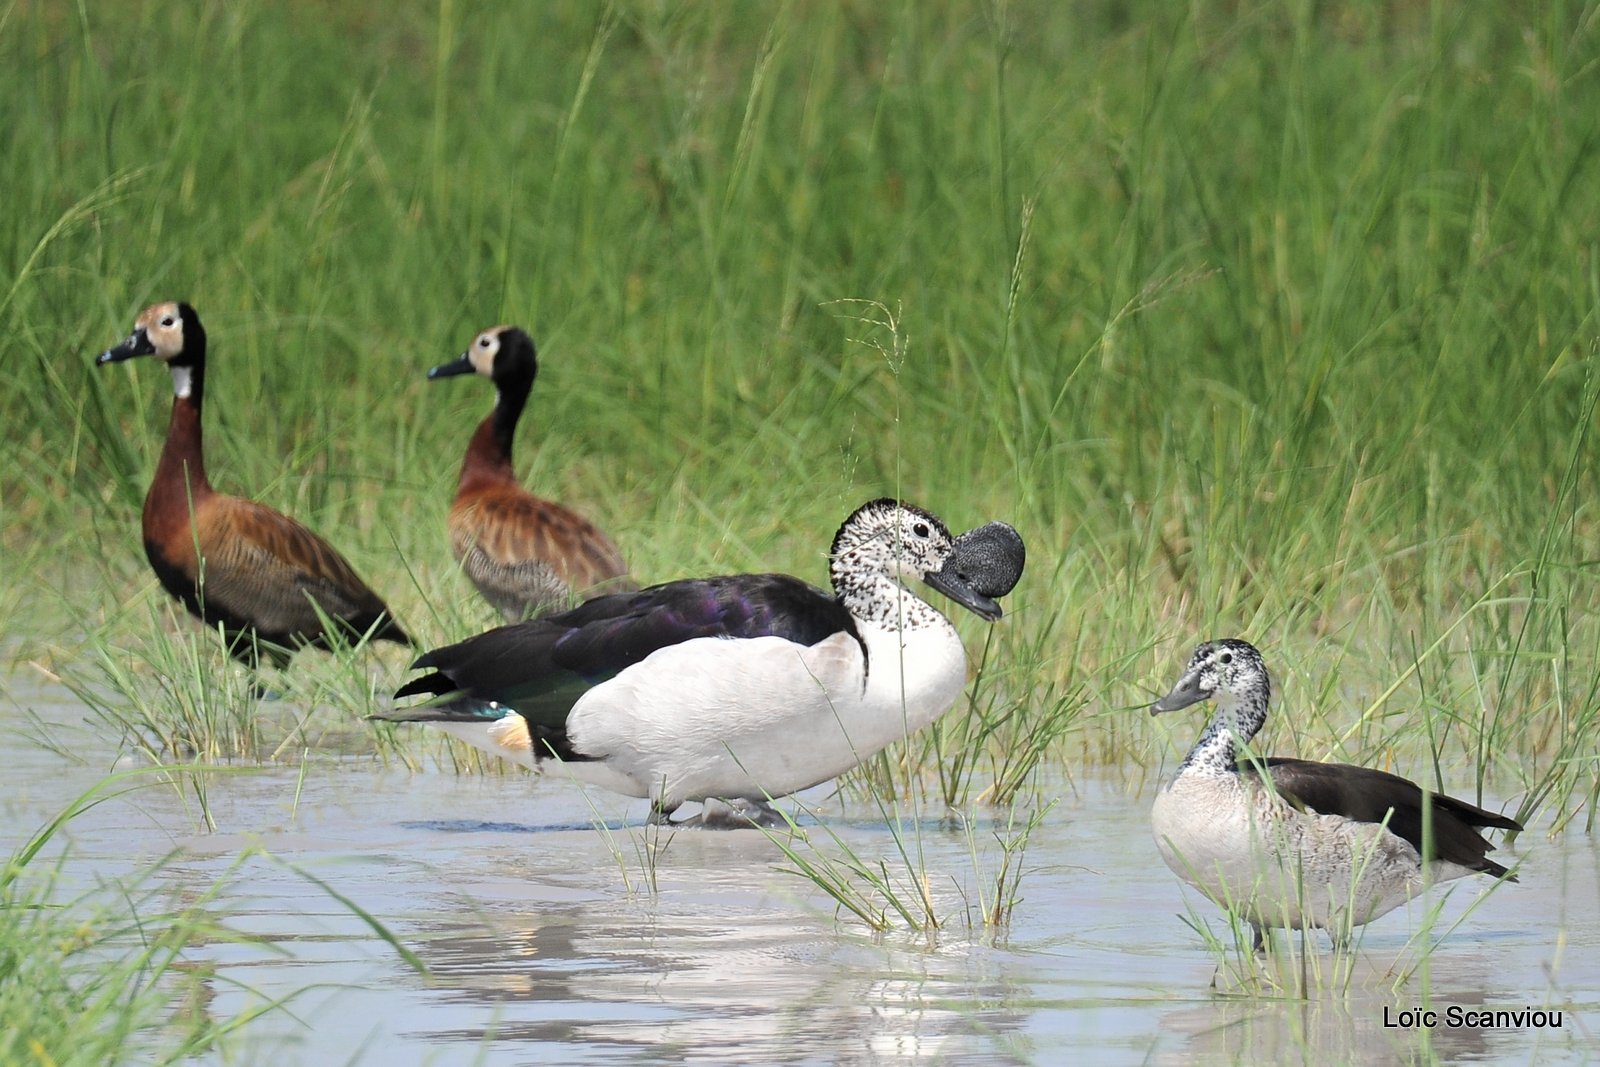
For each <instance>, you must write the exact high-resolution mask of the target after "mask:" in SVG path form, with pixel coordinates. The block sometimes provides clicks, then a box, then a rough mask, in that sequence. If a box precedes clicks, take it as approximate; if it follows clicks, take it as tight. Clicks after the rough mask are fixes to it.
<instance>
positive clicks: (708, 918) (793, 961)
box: [415, 834, 1025, 1062]
mask: <svg viewBox="0 0 1600 1067" xmlns="http://www.w3.org/2000/svg"><path fill="white" fill-rule="evenodd" d="M689 836H690V835H678V836H677V837H675V838H674V839H673V841H672V842H671V843H670V844H669V845H668V847H667V849H666V854H665V856H664V857H663V858H662V859H661V860H660V861H659V862H661V863H662V864H663V865H671V866H670V867H669V869H667V870H661V871H658V878H659V883H658V889H657V892H656V893H654V894H636V895H635V896H633V897H631V898H626V897H624V898H622V899H621V900H612V901H608V902H604V903H601V904H591V905H584V906H566V907H563V906H557V905H552V904H550V903H549V902H537V901H527V900H504V899H502V900H499V901H494V902H491V903H488V904H484V905H481V906H480V909H479V911H478V913H477V915H476V916H475V918H474V919H472V920H469V921H443V922H437V923H431V924H427V925H426V926H425V927H424V928H423V929H421V930H419V931H418V934H419V941H420V951H421V952H422V955H423V957H424V959H425V960H426V961H427V963H428V966H429V968H430V969H431V970H432V971H433V972H434V980H435V984H436V988H438V989H439V991H440V994H441V995H442V996H444V997H446V998H449V999H451V1000H452V1001H455V1002H457V1003H464V1004H473V1005H489V1006H492V1008H493V1010H492V1011H491V1012H489V1013H487V1014H486V1018H485V1021H484V1022H483V1023H482V1024H481V1025H473V1026H468V1027H460V1028H456V1029H453V1030H438V1031H428V1032H426V1033H424V1032H422V1031H418V1032H416V1034H415V1036H418V1037H423V1036H426V1038H427V1039H428V1040H430V1041H437V1042H444V1043H447V1044H451V1043H456V1042H471V1043H480V1042H490V1043H491V1044H492V1046H493V1047H495V1048H497V1049H502V1048H506V1047H507V1046H518V1045H527V1046H529V1047H530V1048H543V1049H545V1050H546V1052H547V1053H549V1054H551V1055H553V1056H554V1057H555V1058H557V1059H560V1058H564V1056H565V1055H567V1054H568V1053H572V1054H576V1053H578V1051H579V1050H581V1049H590V1050H594V1049H601V1048H611V1049H617V1050H621V1049H634V1050H652V1051H653V1052H654V1053H655V1054H657V1055H662V1054H666V1053H671V1054H672V1055H673V1056H674V1057H678V1058H683V1059H686V1060H690V1061H693V1060H697V1059H711V1060H715V1061H717V1062H730V1061H732V1062H739V1061H743V1062H773V1061H777V1060H783V1059H786V1058H789V1057H792V1056H794V1055H795V1054H796V1052H797V1051H799V1050H807V1049H809V1050H814V1051H815V1052H816V1053H820V1055H821V1058H824V1059H835V1058H841V1057H842V1058H845V1059H851V1058H866V1059H873V1060H877V1059H884V1058H899V1057H921V1056H947V1055H954V1054H958V1053H962V1052H966V1053H974V1052H976V1051H978V1048H979V1047H980V1046H979V1044H978V1038H979V1035H983V1040H984V1041H986V1042H990V1041H993V1040H995V1039H996V1038H999V1037H1003V1036H1004V1035H1006V1034H1008V1033H1016V1032H1020V1031H1021V1030H1022V1029H1023V1027H1024V1021H1025V1015H1024V1013H1023V1012H1022V1011H1020V1010H1018V1009H1017V1008H1013V1007H1009V1006H1008V1005H1012V1004H1018V1003H1020V1002H1021V1000H1022V998H1021V996H1020V994H1021V991H1020V990H1019V989H1018V988H1017V987H1016V986H1015V985H1014V984H1013V983H1011V982H1008V981H1006V980H1004V979H1003V978H1001V977H1000V976H999V975H998V974H997V973H991V971H990V968H988V967H987V966H985V965H984V962H983V960H982V958H981V957H982V956H983V955H984V953H985V952H986V950H985V949H984V948H983V947H982V946H981V945H977V946H975V945H974V944H973V943H971V942H967V941H963V940H959V939H956V938H945V939H943V943H942V944H940V945H936V946H935V947H932V948H929V947H927V946H926V945H925V943H923V942H922V941H920V940H917V941H916V943H915V944H914V945H911V946H906V945H895V944H892V943H890V942H888V941H879V940H874V939H872V938H869V937H866V936H863V935H855V934H850V933H844V934H841V931H840V930H839V928H838V927H836V926H835V925H834V923H833V921H832V918H831V916H829V915H826V914H819V913H818V912H817V910H816V909H815V908H812V907H807V906H804V905H799V906H797V901H795V900H794V899H792V898H790V897H789V896H788V894H786V893H784V892H783V891H782V890H783V889H784V888H786V887H783V886H782V884H781V883H776V884H775V880H774V872H773V870H772V860H773V858H774V857H775V855H776V852H775V850H773V849H772V848H771V846H770V845H767V844H766V843H765V842H764V841H762V840H760V839H757V840H756V841H754V842H752V841H751V840H750V839H749V837H750V835H745V834H740V835H719V834H694V835H692V839H690V840H687V841H686V840H685V838H686V837H689ZM752 851H753V853H754V854H752ZM675 864H681V866H678V865H675ZM496 867H497V871H496V875H497V878H506V879H516V878H517V877H518V875H519V873H520V874H522V875H524V876H529V877H531V876H533V875H534V874H535V871H534V870H533V865H532V864H530V863H529V861H528V860H527V859H526V858H522V857H502V859H501V861H500V862H498V863H497V864H496ZM519 868H520V870H519ZM506 884H509V883H506ZM786 913H787V914H786ZM985 1048H986V1054H987V1057H988V1059H989V1061H990V1062H1012V1061H1013V1060H1012V1058H1011V1057H1009V1056H1005V1055H999V1056H997V1055H996V1052H995V1049H994V1048H993V1047H989V1046H985ZM558 1049H559V1050H563V1051H556V1050H558ZM1017 1062H1020V1060H1019V1061H1017Z"/></svg>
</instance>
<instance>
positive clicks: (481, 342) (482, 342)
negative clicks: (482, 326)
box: [478, 337, 489, 348]
mask: <svg viewBox="0 0 1600 1067" xmlns="http://www.w3.org/2000/svg"><path fill="white" fill-rule="evenodd" d="M478 347H479V348H488V347H489V339H488V338H487V337H480V338H478Z"/></svg>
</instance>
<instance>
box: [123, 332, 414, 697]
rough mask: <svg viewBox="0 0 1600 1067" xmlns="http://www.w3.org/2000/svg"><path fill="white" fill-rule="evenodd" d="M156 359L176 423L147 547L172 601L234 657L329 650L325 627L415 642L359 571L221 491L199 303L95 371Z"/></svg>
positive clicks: (290, 523)
mask: <svg viewBox="0 0 1600 1067" xmlns="http://www.w3.org/2000/svg"><path fill="white" fill-rule="evenodd" d="M135 356H155V357H156V358H157V359H159V360H161V361H162V362H164V363H166V365H167V369H168V370H170V371H171V372H172V388H173V393H174V396H173V400H172V421H171V422H170V423H169V424H168V426H167V442H166V444H165V445H164V446H163V447H162V449H161V459H160V462H159V463H157V465H156V474H155V478H154V480H152V481H151V483H150V492H149V493H148V494H147V495H146V496H145V498H144V522H143V527H144V550H145V554H146V555H147V556H149V557H150V565H151V566H152V567H153V568H155V572H156V577H158V578H160V579H161V584H162V585H163V586H165V587H166V590H167V592H169V593H171V594H172V595H173V596H175V597H177V598H178V599H179V600H181V601H183V603H184V606H185V607H187V608H188V609H189V612H190V614H192V615H194V616H196V617H197V618H199V619H200V620H201V621H202V622H204V623H206V625H208V626H218V625H220V626H221V627H222V629H223V633H224V634H225V635H226V637H227V641H228V651H229V653H230V654H231V655H232V656H234V658H236V659H238V660H240V661H242V662H244V663H245V664H247V665H249V666H250V667H252V668H254V667H255V666H257V665H258V664H259V662H260V658H261V657H262V656H266V657H268V658H269V659H270V660H271V661H272V662H273V663H274V664H276V665H277V666H279V667H282V666H284V665H286V664H287V663H288V662H289V657H290V656H291V655H293V654H294V651H295V650H296V649H297V648H300V647H303V646H307V645H310V646H316V647H321V648H327V647H329V640H330V636H331V635H330V634H329V633H328V632H327V629H326V626H325V622H324V620H325V619H326V620H331V621H333V622H335V623H339V624H342V625H341V629H343V630H344V634H343V636H344V637H345V638H346V639H349V640H352V641H353V640H357V639H359V638H361V637H363V636H367V637H370V638H371V639H373V640H384V641H396V642H399V643H401V644H407V645H409V644H410V643H411V639H410V638H408V637H407V636H406V634H405V631H403V630H402V629H401V628H400V627H399V625H398V624H397V623H396V622H395V621H394V617H393V616H392V615H391V614H390V613H389V609H388V607H387V606H385V605H384V603H383V601H382V600H380V599H379V598H378V595H377V594H376V593H374V592H373V591H372V590H371V589H369V588H367V585H366V583H365V582H363V581H362V580H361V579H360V578H359V577H357V575H356V572H355V570H354V569H352V568H351V566H350V564H349V562H348V561H347V560H346V559H345V558H344V557H343V556H341V555H340V554H339V553H338V551H337V550H335V549H334V547H333V546H332V545H330V544H328V542H326V541H324V540H323V539H322V538H320V537H318V536H317V535H316V534H314V533H312V532H311V531H310V530H308V529H307V528H306V527H305V526H303V525H301V524H300V523H298V522H296V521H295V520H294V519H291V518H289V516H287V515H283V514H281V513H279V512H276V511H274V510H272V509H271V508H269V507H266V506H265V505H262V504H257V503H255V502H254V501H251V500H243V499H240V498H239V497H236V496H227V495H225V494H222V493H219V492H217V491H216V490H214V489H212V488H211V482H210V481H209V480H208V479H207V478H206V468H205V460H204V457H203V455H202V453H201V447H200V403H201V398H202V397H203V395H204V391H205V374H206V332H205V329H204V327H202V326H201V325H200V317H199V316H198V315H196V314H195V311H194V308H192V307H190V306H189V305H188V304H180V303H167V304H154V305H152V306H150V307H148V308H146V309H145V310H144V312H143V313H141V314H140V316H139V319H138V321H137V322H135V323H134V327H133V333H132V334H130V335H129V336H128V339H127V340H126V341H123V342H122V343H121V344H120V345H117V346H116V347H115V348H112V349H109V350H107V351H105V352H102V353H100V356H99V358H97V359H96V360H95V363H96V364H97V365H98V364H103V363H120V362H121V361H122V360H125V359H132V358H134V357H135Z"/></svg>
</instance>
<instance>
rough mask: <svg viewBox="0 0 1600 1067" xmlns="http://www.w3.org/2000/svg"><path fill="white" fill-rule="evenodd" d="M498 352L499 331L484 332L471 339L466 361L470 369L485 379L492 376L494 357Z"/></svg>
mask: <svg viewBox="0 0 1600 1067" xmlns="http://www.w3.org/2000/svg"><path fill="white" fill-rule="evenodd" d="M499 351H500V330H499V328H498V327H496V328H495V329H493V330H484V331H483V332H482V333H480V334H479V335H478V336H476V337H474V338H473V339H472V347H471V348H469V349H467V361H468V362H469V363H471V364H472V369H473V370H475V371H477V372H478V373H479V374H481V375H483V376H484V377H485V378H492V377H493V376H494V357H495V355H496V353H498V352H499Z"/></svg>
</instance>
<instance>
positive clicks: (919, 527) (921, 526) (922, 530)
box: [911, 522, 928, 537]
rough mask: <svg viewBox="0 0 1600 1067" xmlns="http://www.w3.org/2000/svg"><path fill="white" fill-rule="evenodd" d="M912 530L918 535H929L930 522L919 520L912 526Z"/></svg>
mask: <svg viewBox="0 0 1600 1067" xmlns="http://www.w3.org/2000/svg"><path fill="white" fill-rule="evenodd" d="M911 532H912V533H914V534H916V535H917V536H918V537H927V536H928V524H927V523H925V522H919V523H917V524H916V525H915V526H913V527H911Z"/></svg>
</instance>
